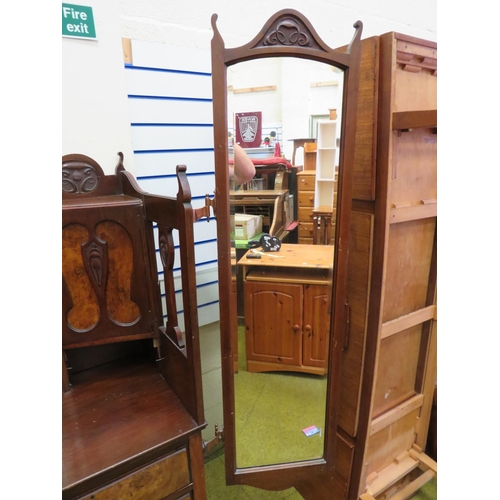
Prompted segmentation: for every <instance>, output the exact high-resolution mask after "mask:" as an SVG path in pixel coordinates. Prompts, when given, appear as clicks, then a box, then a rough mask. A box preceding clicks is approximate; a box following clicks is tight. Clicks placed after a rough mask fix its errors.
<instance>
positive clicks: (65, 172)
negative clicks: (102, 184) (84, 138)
mask: <svg viewBox="0 0 500 500" xmlns="http://www.w3.org/2000/svg"><path fill="white" fill-rule="evenodd" d="M98 184H99V176H98V174H97V172H96V171H95V170H94V169H93V168H92V167H91V166H89V165H83V164H72V165H71V166H67V167H63V169H62V190H63V191H65V192H66V193H75V194H83V193H90V192H92V191H93V190H94V189H95V188H96V187H97V186H98Z"/></svg>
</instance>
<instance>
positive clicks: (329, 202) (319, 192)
mask: <svg viewBox="0 0 500 500" xmlns="http://www.w3.org/2000/svg"><path fill="white" fill-rule="evenodd" d="M338 126H339V125H338V123H337V120H324V121H321V122H319V123H318V138H317V151H316V186H315V194H314V209H315V210H321V211H327V210H328V209H329V208H331V209H332V210H333V207H334V193H335V191H336V189H335V185H336V184H335V180H336V173H337V169H336V165H337V162H338V148H337V127H338Z"/></svg>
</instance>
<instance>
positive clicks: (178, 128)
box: [125, 40, 219, 330]
mask: <svg viewBox="0 0 500 500" xmlns="http://www.w3.org/2000/svg"><path fill="white" fill-rule="evenodd" d="M132 59H133V63H132V64H126V65H125V76H126V89H127V94H128V103H129V112H130V121H131V128H132V147H133V149H134V164H135V175H136V178H137V182H138V184H139V185H140V187H141V188H142V189H143V190H144V191H147V192H149V193H152V194H161V195H164V196H172V197H175V196H176V195H177V189H178V186H177V178H176V174H175V169H176V166H177V165H180V164H184V165H186V166H187V177H188V180H189V185H190V187H191V194H192V205H193V207H195V208H197V207H201V206H203V205H204V199H205V195H206V194H207V193H208V194H210V196H211V197H212V196H213V192H214V189H215V176H214V155H213V119H212V81H211V61H210V51H208V50H207V51H204V50H199V49H191V48H183V47H172V46H168V45H164V44H159V43H151V42H141V41H136V40H132ZM194 235H195V263H196V281H197V300H198V320H199V324H200V326H201V325H205V324H208V323H212V322H214V321H218V319H219V288H218V275H217V226H216V222H215V220H214V219H213V218H211V220H210V222H209V223H207V221H206V219H203V220H202V221H199V222H196V223H195V227H194ZM155 238H157V234H155ZM174 242H175V248H176V251H175V264H174V271H175V276H176V284H175V289H176V303H177V309H178V316H179V326H180V328H181V330H184V316H183V313H182V311H183V305H182V294H181V280H180V255H179V248H178V235H177V234H174ZM156 251H157V263H158V269H162V266H161V260H160V257H159V253H158V242H157V240H156ZM159 281H160V285H161V289H162V294H163V306H164V308H165V300H164V287H163V273H161V272H160V273H159ZM165 313H166V309H164V314H165ZM165 317H166V316H165Z"/></svg>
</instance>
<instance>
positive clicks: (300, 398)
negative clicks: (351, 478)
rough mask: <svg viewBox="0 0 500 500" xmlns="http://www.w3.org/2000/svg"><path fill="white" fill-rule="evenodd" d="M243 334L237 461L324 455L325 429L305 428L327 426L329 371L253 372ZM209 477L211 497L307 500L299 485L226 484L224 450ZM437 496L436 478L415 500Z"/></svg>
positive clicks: (213, 462) (272, 461)
mask: <svg viewBox="0 0 500 500" xmlns="http://www.w3.org/2000/svg"><path fill="white" fill-rule="evenodd" d="M244 335H245V332H244V327H239V328H238V337H239V338H238V361H239V371H238V373H237V374H236V375H235V407H236V420H235V423H236V436H237V443H236V451H237V456H236V462H237V466H238V467H249V466H252V465H263V464H275V463H286V462H290V461H296V460H307V459H311V458H316V457H321V456H322V455H323V433H321V435H320V434H316V435H314V436H311V437H306V436H305V435H304V433H303V432H302V429H304V428H306V427H309V426H311V425H316V426H317V427H318V428H321V429H323V427H324V421H325V404H324V401H325V393H326V376H325V377H320V376H317V375H307V374H298V373H293V372H272V373H249V372H247V371H246V362H245V358H246V356H245V341H244V339H245V336H244ZM322 402H323V403H322ZM291 409H298V411H291ZM205 477H206V486H207V498H208V500H268V499H269V500H285V499H286V500H302V496H301V495H300V494H299V493H298V492H297V491H296V490H295V488H290V489H287V490H284V491H267V490H261V489H258V488H253V487H251V486H226V480H225V470H224V455H223V449H222V450H220V451H219V452H217V453H215V454H214V455H213V456H212V457H210V458H209V459H208V460H207V463H206V464H205ZM436 498H437V483H436V481H435V480H432V481H430V482H429V483H427V484H426V485H424V486H423V487H422V488H421V489H420V490H419V491H418V492H417V493H416V495H415V496H414V497H413V499H414V500H436ZM332 500H335V499H332Z"/></svg>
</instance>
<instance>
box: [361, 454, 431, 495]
mask: <svg viewBox="0 0 500 500" xmlns="http://www.w3.org/2000/svg"><path fill="white" fill-rule="evenodd" d="M417 468H418V469H419V470H420V471H421V472H422V474H420V475H419V476H418V477H417V478H416V479H414V480H413V481H412V482H411V483H409V484H407V485H406V486H404V487H403V488H402V489H400V490H399V491H397V492H396V493H395V494H394V495H392V496H390V497H388V498H387V500H407V499H408V498H411V496H412V495H413V494H414V493H415V492H416V491H417V490H418V489H420V488H421V487H422V486H424V484H426V483H428V482H429V481H430V480H431V479H433V478H437V463H436V462H435V461H434V460H432V458H430V457H429V456H427V455H426V454H425V453H422V452H420V451H419V448H418V447H416V446H415V445H414V447H413V448H412V449H410V450H408V451H407V452H405V453H402V454H401V455H400V456H398V457H396V458H395V459H394V462H393V463H392V464H391V465H389V466H388V467H386V468H385V469H384V470H382V471H380V472H379V473H373V474H370V476H368V478H367V486H366V492H365V493H363V494H361V495H360V497H359V500H376V497H377V496H378V495H380V494H381V493H383V492H384V491H385V490H387V489H388V488H390V487H391V486H392V485H394V484H396V483H397V482H398V481H399V480H401V479H403V478H404V477H405V476H406V475H407V474H409V473H410V472H411V471H413V470H415V469H417Z"/></svg>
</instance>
